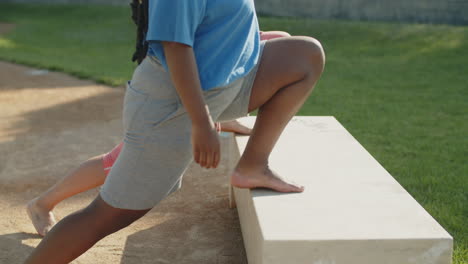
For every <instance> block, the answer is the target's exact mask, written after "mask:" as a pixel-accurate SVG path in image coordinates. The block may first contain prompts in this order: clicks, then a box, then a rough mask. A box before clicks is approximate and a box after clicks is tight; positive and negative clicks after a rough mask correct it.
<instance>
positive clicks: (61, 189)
mask: <svg viewBox="0 0 468 264" xmlns="http://www.w3.org/2000/svg"><path fill="white" fill-rule="evenodd" d="M102 157H103V155H100V156H97V157H94V158H91V159H89V160H87V161H86V162H84V163H82V164H81V165H80V166H79V167H78V168H76V169H74V170H73V171H71V172H70V173H69V174H68V175H67V176H65V177H64V178H62V179H61V180H60V181H59V182H57V183H56V184H55V185H54V186H52V187H51V188H50V189H49V190H47V191H46V192H44V193H43V194H41V195H40V196H39V197H37V198H35V199H33V200H31V201H30V202H29V203H28V205H27V207H26V210H27V213H28V216H29V218H30V219H31V221H32V223H33V225H34V227H35V228H36V231H37V232H38V233H39V234H40V235H42V236H45V235H46V234H47V232H49V230H50V229H51V228H52V226H53V225H54V224H55V218H54V215H53V213H52V210H53V209H54V207H55V206H56V205H57V204H58V203H60V202H61V201H63V200H65V199H67V198H69V197H71V196H73V195H75V194H78V193H81V192H84V191H87V190H90V189H92V188H95V187H97V186H100V185H102V184H103V183H104V180H105V179H106V174H105V173H104V170H103V166H102Z"/></svg>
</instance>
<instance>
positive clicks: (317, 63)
mask: <svg viewBox="0 0 468 264" xmlns="http://www.w3.org/2000/svg"><path fill="white" fill-rule="evenodd" d="M301 38H302V42H303V43H302V44H303V54H304V62H305V63H304V67H305V69H304V70H305V71H306V73H307V74H312V75H314V76H316V77H318V76H320V75H321V74H322V72H323V69H324V67H325V51H324V50H323V47H322V44H321V43H320V42H319V41H318V40H317V39H315V38H312V37H301Z"/></svg>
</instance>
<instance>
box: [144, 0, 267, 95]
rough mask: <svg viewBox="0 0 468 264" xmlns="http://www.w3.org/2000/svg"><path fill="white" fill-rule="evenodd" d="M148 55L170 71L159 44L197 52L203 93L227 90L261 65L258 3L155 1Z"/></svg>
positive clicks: (237, 0)
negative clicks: (219, 88)
mask: <svg viewBox="0 0 468 264" xmlns="http://www.w3.org/2000/svg"><path fill="white" fill-rule="evenodd" d="M149 3H150V4H149V23H148V34H147V38H146V40H148V41H149V43H150V44H149V55H152V56H156V57H157V58H158V59H159V60H160V61H161V63H162V65H163V66H164V68H165V69H166V70H168V67H167V63H166V58H165V56H164V50H163V47H162V44H161V42H160V41H173V42H179V43H183V44H186V45H189V46H191V47H192V48H193V50H194V53H195V59H196V62H197V66H198V72H199V78H200V82H201V86H202V89H203V90H210V89H212V88H214V87H220V86H225V85H227V84H229V83H231V82H233V81H235V80H237V79H239V78H241V77H243V76H245V75H246V74H247V73H249V71H250V70H251V69H252V68H253V67H254V66H255V65H256V64H257V62H258V57H259V49H260V34H259V27H258V21H257V15H256V13H255V6H254V3H253V0H151V1H149Z"/></svg>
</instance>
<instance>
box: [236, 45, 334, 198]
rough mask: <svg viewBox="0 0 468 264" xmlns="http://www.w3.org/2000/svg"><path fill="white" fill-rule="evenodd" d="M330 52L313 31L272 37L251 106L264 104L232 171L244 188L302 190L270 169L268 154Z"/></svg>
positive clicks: (250, 107) (309, 89)
mask: <svg viewBox="0 0 468 264" xmlns="http://www.w3.org/2000/svg"><path fill="white" fill-rule="evenodd" d="M324 63H325V54H324V52H323V49H322V46H321V45H320V43H319V42H318V41H317V40H315V39H313V38H310V37H290V38H278V39H274V40H270V41H268V42H267V43H266V46H265V50H264V53H263V56H262V59H261V62H260V66H259V69H258V72H257V77H256V79H255V82H254V85H253V88H252V94H251V97H250V102H249V112H250V111H253V110H255V109H257V108H259V112H258V116H257V120H256V123H255V125H254V128H253V131H252V135H251V136H250V139H249V141H248V143H247V146H246V149H245V151H244V153H243V155H242V157H241V158H240V160H239V163H238V165H237V166H236V169H235V170H234V172H233V174H232V176H231V183H232V185H233V186H236V187H239V188H255V187H265V188H270V189H273V190H276V191H279V192H302V191H303V187H301V186H298V185H295V184H291V183H288V182H287V181H285V180H283V179H282V178H281V177H280V176H279V175H277V174H276V173H274V172H273V171H271V170H270V168H269V165H268V157H269V155H270V153H271V151H272V149H273V147H274V145H275V144H276V142H277V140H278V138H279V136H280V135H281V133H282V131H283V130H284V128H285V126H286V125H287V123H288V122H289V120H290V119H291V118H292V117H293V116H294V114H295V113H297V111H298V110H299V109H300V107H301V106H302V105H303V103H304V102H305V100H306V99H307V97H308V96H309V95H310V93H311V92H312V89H313V87H314V86H315V84H316V82H317V81H318V79H319V78H320V75H321V74H322V71H323V67H324Z"/></svg>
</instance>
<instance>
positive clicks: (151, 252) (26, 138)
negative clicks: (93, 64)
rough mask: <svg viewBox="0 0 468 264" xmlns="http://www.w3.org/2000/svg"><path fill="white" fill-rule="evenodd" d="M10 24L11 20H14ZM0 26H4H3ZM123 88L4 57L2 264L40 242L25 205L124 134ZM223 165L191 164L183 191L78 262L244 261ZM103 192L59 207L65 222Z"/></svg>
mask: <svg viewBox="0 0 468 264" xmlns="http://www.w3.org/2000/svg"><path fill="white" fill-rule="evenodd" d="M10 27H12V26H10ZM5 28H6V27H3V29H2V27H0V31H2V30H6V29H5ZM123 94H124V89H123V88H110V87H106V86H102V85H97V84H95V83H93V82H90V81H83V80H77V79H75V78H72V77H70V76H68V75H65V74H62V73H55V72H47V71H40V70H38V69H31V68H28V67H23V66H18V65H14V64H10V63H6V62H0V109H1V111H0V212H1V217H0V263H1V264H12V263H21V262H22V260H24V258H25V257H26V256H27V255H28V254H29V253H30V252H31V251H32V249H33V247H35V246H36V245H37V244H38V243H39V242H40V239H41V238H40V237H39V236H38V235H36V234H35V232H34V228H33V226H32V224H31V223H30V222H29V220H28V218H27V215H26V213H25V211H24V205H25V203H26V202H27V201H28V200H30V199H32V198H33V197H35V196H36V195H38V194H39V193H41V192H42V191H44V190H45V189H46V188H48V187H49V186H50V185H52V184H53V183H54V182H56V181H57V180H58V179H60V178H61V177H63V175H64V174H65V173H66V172H67V171H68V170H70V169H72V168H73V167H75V166H77V165H78V164H79V163H80V162H82V161H84V160H86V159H87V158H89V157H91V156H93V155H97V154H100V153H104V152H106V151H108V150H110V149H111V148H112V147H113V146H114V145H115V144H116V143H118V142H119V141H120V138H121V135H120V133H121V120H120V113H121V105H122V99H123ZM226 174H227V169H226V168H225V166H222V167H221V168H219V169H218V171H205V170H202V169H200V168H199V167H198V166H195V165H192V166H191V167H190V169H189V171H188V173H187V174H186V176H185V178H184V183H183V185H184V186H183V188H182V190H181V191H179V192H177V193H176V194H174V195H172V196H171V197H169V198H168V199H166V200H165V201H164V202H163V203H161V204H159V205H158V206H157V207H156V208H155V209H153V210H152V211H151V212H150V213H149V214H148V215H147V216H145V217H144V218H142V219H140V220H139V221H137V222H136V223H134V224H133V225H131V226H130V227H128V228H126V229H124V230H122V231H120V232H118V233H116V234H113V235H111V236H109V237H107V238H105V239H103V240H102V241H100V242H99V243H98V244H97V245H95V246H94V247H93V248H92V249H91V250H89V251H88V252H87V253H86V254H84V255H83V256H81V257H80V258H78V259H77V260H76V261H75V262H73V263H83V264H85V263H93V264H99V263H103V264H104V263H106V264H107V263H124V264H137V263H138V264H142V263H171V264H179V263H180V264H183V263H191V264H193V263H203V264H209V263H216V264H217V263H233V264H234V263H235V264H239V263H246V260H245V252H244V249H243V243H242V237H241V233H240V226H239V222H238V218H237V212H236V210H229V209H228V208H227V199H228V197H227V182H228V181H227V176H224V177H220V175H226ZM96 194H97V190H92V191H89V192H87V193H84V194H81V195H78V196H76V197H73V198H71V199H69V200H66V201H64V202H63V203H61V204H60V205H59V206H58V207H57V208H56V209H55V213H56V215H57V216H58V217H59V218H61V217H63V216H66V215H67V214H69V213H71V212H73V211H76V210H78V209H80V208H83V207H84V206H86V205H87V204H89V202H90V201H91V200H92V199H93V198H94V197H95V196H96Z"/></svg>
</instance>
